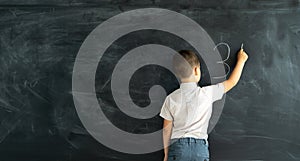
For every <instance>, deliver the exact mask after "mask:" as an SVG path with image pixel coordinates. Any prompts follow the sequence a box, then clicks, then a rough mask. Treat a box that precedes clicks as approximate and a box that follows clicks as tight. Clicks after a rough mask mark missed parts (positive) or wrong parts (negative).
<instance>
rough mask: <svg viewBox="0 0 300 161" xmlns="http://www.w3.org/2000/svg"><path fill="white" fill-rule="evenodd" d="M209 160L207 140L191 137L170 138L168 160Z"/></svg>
mask: <svg viewBox="0 0 300 161" xmlns="http://www.w3.org/2000/svg"><path fill="white" fill-rule="evenodd" d="M173 160H177V161H209V150H208V142H207V141H206V140H205V139H195V138H191V137H187V138H179V139H172V140H171V145H170V146H169V153H168V161H173Z"/></svg>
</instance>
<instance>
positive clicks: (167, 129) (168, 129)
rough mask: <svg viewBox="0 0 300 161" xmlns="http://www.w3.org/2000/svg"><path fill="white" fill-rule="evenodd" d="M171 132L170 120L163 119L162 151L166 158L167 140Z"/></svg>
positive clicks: (167, 150) (168, 140)
mask: <svg viewBox="0 0 300 161" xmlns="http://www.w3.org/2000/svg"><path fill="white" fill-rule="evenodd" d="M171 133H172V121H169V120H166V119H164V125H163V140H164V153H165V159H164V160H167V158H168V152H169V148H168V146H169V142H170V138H171Z"/></svg>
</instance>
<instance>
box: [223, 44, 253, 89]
mask: <svg viewBox="0 0 300 161" xmlns="http://www.w3.org/2000/svg"><path fill="white" fill-rule="evenodd" d="M247 59H248V55H247V53H245V52H244V50H243V49H241V50H240V51H239V53H238V60H237V63H236V66H235V68H234V69H233V71H232V73H231V75H230V77H229V79H227V80H225V81H224V82H223V84H224V87H225V91H224V92H225V93H226V92H228V91H229V90H230V89H232V88H233V87H234V86H235V85H236V84H237V83H238V81H239V80H240V77H241V74H242V71H243V68H244V65H245V63H246V61H247Z"/></svg>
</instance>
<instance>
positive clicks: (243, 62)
mask: <svg viewBox="0 0 300 161" xmlns="http://www.w3.org/2000/svg"><path fill="white" fill-rule="evenodd" d="M245 62H246V61H245V60H242V59H238V61H237V64H241V65H244V64H245Z"/></svg>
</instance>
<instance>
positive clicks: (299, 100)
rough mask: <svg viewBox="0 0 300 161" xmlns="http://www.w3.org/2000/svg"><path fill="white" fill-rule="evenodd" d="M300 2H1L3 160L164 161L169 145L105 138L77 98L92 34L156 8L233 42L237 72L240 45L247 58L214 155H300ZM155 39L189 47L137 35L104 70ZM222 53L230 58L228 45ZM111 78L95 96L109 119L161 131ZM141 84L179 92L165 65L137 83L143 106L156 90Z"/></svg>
mask: <svg viewBox="0 0 300 161" xmlns="http://www.w3.org/2000/svg"><path fill="white" fill-rule="evenodd" d="M299 4H300V2H299V1H298V0H274V1H270V0H265V1H258V0H252V1H250V0H244V1H238V0H228V1H217V0H210V1H204V0H180V1H173V0H165V1H163V0H139V1H137V0H89V1H83V0H53V1H37V0H29V1H28V0H26V1H25V0H9V1H8V0H1V1H0V121H1V122H0V160H1V161H23V160H24V161H27V160H28V161H35V160H36V161H48V160H49V161H82V160H85V161H96V160H97V161H141V160H143V161H158V160H162V159H163V151H162V150H161V151H157V152H153V153H148V154H143V155H142V154H141V155H132V154H125V153H120V152H117V151H114V150H111V149H109V148H107V147H105V146H104V145H102V144H101V143H98V142H97V141H96V140H95V139H94V138H93V137H92V136H91V135H90V134H89V133H88V132H87V130H86V129H85V128H84V127H83V125H82V123H81V121H80V119H79V117H78V115H77V113H76V110H75V106H74V103H73V97H72V70H73V65H74V61H75V58H76V55H77V53H78V50H79V48H80V46H81V44H82V43H83V41H84V40H85V38H86V37H87V36H88V35H89V33H90V32H91V31H92V30H93V29H94V28H95V27H97V26H98V25H99V24H101V23H102V22H103V21H105V20H107V19H108V18H110V17H112V16H114V15H117V14H119V13H122V12H125V11H129V10H133V9H139V8H148V7H158V8H166V9H170V10H173V11H176V12H179V13H181V14H184V15H186V16H188V17H190V18H191V19H193V20H194V21H196V22H197V23H199V24H200V25H201V26H202V27H203V28H204V29H205V30H206V31H207V32H208V34H209V35H210V36H211V38H212V39H213V41H214V42H215V43H220V42H225V43H227V44H228V45H229V46H230V49H231V50H230V55H229V59H228V60H227V61H226V62H227V64H228V65H229V66H230V70H229V71H232V68H233V67H234V66H235V62H236V52H237V50H238V49H239V47H240V44H241V43H244V49H245V50H246V52H247V53H248V54H249V59H248V61H247V63H246V66H245V68H244V73H243V74H242V77H241V80H240V82H239V83H238V84H237V86H236V87H235V88H234V89H233V90H231V91H230V92H229V93H227V94H226V101H225V105H224V109H223V112H222V115H221V117H220V119H219V121H218V123H217V125H216V126H215V128H214V129H213V130H212V132H211V133H210V134H209V143H210V155H211V160H216V161H227V160H275V161H276V160H280V161H282V160H300V83H299V82H300V63H299V62H300V43H299V42H300V5H299ZM120 27H121V26H120ZM182 28H183V29H184V26H182ZM147 43H159V44H163V45H167V46H170V47H172V48H174V49H182V48H186V49H188V48H190V46H189V44H187V43H186V42H185V41H183V40H181V39H180V38H178V37H176V36H174V35H170V34H167V33H163V32H159V31H149V30H148V31H139V32H135V33H131V34H129V35H127V37H123V38H122V39H120V40H119V41H117V42H114V44H113V45H112V46H111V48H110V52H114V53H117V54H116V55H117V56H116V57H108V58H106V61H104V63H106V64H102V66H104V67H107V68H109V67H112V63H116V62H117V61H118V58H119V57H118V56H120V55H118V53H120V54H124V52H126V51H128V50H129V49H132V48H134V47H137V46H138V45H141V44H147ZM219 50H220V53H221V55H222V57H223V58H226V57H227V55H226V49H224V48H222V47H220V49H219ZM201 69H202V70H203V73H202V80H201V81H200V83H199V85H200V86H202V85H208V84H210V80H209V79H208V76H209V73H208V72H207V68H206V66H205V63H203V66H201ZM227 71H228V70H227ZM145 73H146V74H145ZM110 78H111V77H110V76H109V73H107V72H106V71H105V70H104V69H103V68H99V67H98V69H97V74H96V84H95V87H96V90H97V97H98V99H101V100H102V102H101V103H102V105H103V106H104V107H105V108H102V110H103V111H104V112H105V113H106V116H107V117H108V118H109V119H110V120H111V122H113V123H114V125H116V126H117V127H119V128H120V129H122V130H124V131H128V132H132V133H149V132H153V131H156V130H159V129H160V128H161V126H162V119H161V118H160V117H159V116H158V115H157V116H155V117H154V118H151V119H147V120H138V119H130V118H128V117H127V116H125V115H124V114H122V113H121V112H120V110H118V108H117V107H116V106H115V104H114V103H113V99H112V98H111V95H110V94H108V93H109V90H110V89H109V88H110ZM135 79H136V80H135ZM144 79H147V80H144ZM141 80H142V81H145V82H146V83H147V84H146V85H148V86H149V85H154V84H155V83H157V82H159V83H160V84H161V85H162V86H164V88H165V89H166V91H167V93H170V92H172V91H173V90H175V89H176V88H178V83H176V81H174V76H172V75H170V73H168V71H166V70H164V69H163V68H159V67H157V66H149V67H145V68H142V69H140V70H139V71H138V72H136V74H135V75H134V77H133V81H132V82H131V87H132V88H133V89H132V90H131V91H132V97H133V99H134V100H135V103H136V104H138V105H140V106H145V105H147V104H149V99H148V97H147V94H148V91H145V90H143V89H144V88H142V89H139V88H137V87H139V86H140V85H145V84H143V83H140V82H141Z"/></svg>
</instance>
